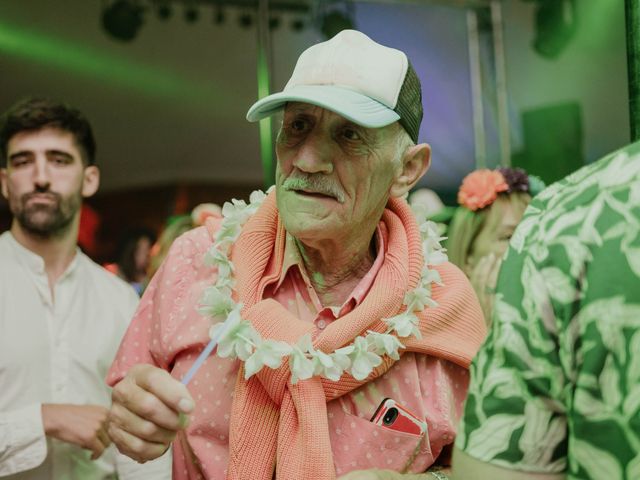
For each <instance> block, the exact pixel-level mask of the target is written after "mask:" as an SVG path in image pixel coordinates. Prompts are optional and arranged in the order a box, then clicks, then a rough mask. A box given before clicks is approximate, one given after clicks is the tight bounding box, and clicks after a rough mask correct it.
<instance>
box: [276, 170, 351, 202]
mask: <svg viewBox="0 0 640 480" xmlns="http://www.w3.org/2000/svg"><path fill="white" fill-rule="evenodd" d="M282 188H284V189H285V190H308V191H311V192H314V193H320V194H322V195H328V196H330V197H333V198H335V199H336V200H338V202H340V203H344V200H345V198H344V193H343V192H342V191H341V190H340V189H338V187H336V185H335V184H334V183H333V182H332V181H331V180H329V179H327V178H326V177H320V176H312V175H306V176H304V177H303V176H296V177H289V178H287V179H286V180H285V181H284V182H282Z"/></svg>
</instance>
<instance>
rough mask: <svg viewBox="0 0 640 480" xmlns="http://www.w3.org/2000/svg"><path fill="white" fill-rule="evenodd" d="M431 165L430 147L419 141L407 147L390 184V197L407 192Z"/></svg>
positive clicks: (400, 195)
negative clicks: (397, 172) (398, 171)
mask: <svg viewBox="0 0 640 480" xmlns="http://www.w3.org/2000/svg"><path fill="white" fill-rule="evenodd" d="M430 165H431V147H430V146H429V145H428V144H426V143H420V144H418V145H414V146H412V147H409V148H408V149H407V150H406V151H405V152H404V155H403V156H402V168H401V170H400V173H399V174H398V176H397V177H396V180H395V181H394V182H393V184H392V185H391V189H390V191H389V193H390V194H391V196H392V197H402V196H403V195H404V194H405V193H407V192H409V190H411V189H412V188H413V187H414V185H415V184H416V183H418V180H420V178H421V177H422V176H423V175H424V174H425V173H426V172H427V170H428V169H429V166H430Z"/></svg>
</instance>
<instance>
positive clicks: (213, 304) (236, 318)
mask: <svg viewBox="0 0 640 480" xmlns="http://www.w3.org/2000/svg"><path fill="white" fill-rule="evenodd" d="M271 188H273V187H271ZM269 191H271V189H269ZM267 193H268V192H267ZM265 198H266V194H265V193H264V192H261V191H259V190H256V191H255V192H253V193H252V194H251V196H250V198H249V204H248V205H247V204H246V203H245V202H244V201H243V200H236V199H233V200H232V201H231V202H226V203H225V204H224V206H223V208H222V216H223V221H222V225H221V227H220V229H219V230H218V232H217V233H216V236H215V238H214V244H213V246H212V247H211V248H210V250H209V251H208V252H207V254H206V256H205V262H207V264H209V265H212V266H216V267H217V269H218V279H217V281H216V283H215V285H213V286H211V287H208V288H207V289H205V291H204V293H203V296H202V299H201V304H200V306H199V308H198V311H199V313H201V314H203V315H206V316H208V317H209V318H210V319H211V320H212V322H213V323H214V325H213V326H212V327H211V330H210V331H209V335H210V336H211V338H212V341H211V342H210V344H209V347H208V348H207V352H206V355H208V353H209V352H210V351H211V349H212V348H213V345H214V344H215V342H216V341H217V346H218V349H217V352H216V353H217V355H218V356H219V357H223V358H225V357H231V358H239V359H240V360H242V361H244V362H245V374H244V375H245V379H248V378H249V377H251V376H252V375H254V374H256V373H257V372H259V371H260V370H261V369H262V368H263V367H264V366H267V367H269V368H274V369H275V368H278V367H279V366H280V365H281V363H282V360H283V358H284V357H289V367H290V369H291V382H292V383H294V384H295V383H296V382H297V381H298V380H305V379H308V378H311V377H312V376H314V375H316V376H317V375H319V376H321V377H324V378H328V379H330V380H333V381H338V380H339V379H340V377H341V376H342V374H343V373H344V372H348V373H350V374H351V375H352V376H353V377H354V378H355V379H356V380H364V379H365V378H367V376H369V374H370V373H371V371H372V370H373V369H374V368H375V367H377V366H378V365H380V364H381V363H382V357H381V355H388V356H389V357H391V358H393V359H394V360H398V359H399V358H400V355H399V354H398V350H399V349H400V348H404V345H403V344H402V343H401V342H400V340H399V338H398V337H409V336H410V335H414V336H415V337H417V338H421V334H420V330H419V329H418V322H419V320H418V317H417V316H416V314H415V312H420V311H422V310H423V309H424V308H425V307H435V306H436V305H437V303H436V302H435V301H434V300H433V298H431V287H432V284H433V283H437V284H438V285H442V280H441V278H440V274H439V273H438V271H437V270H435V269H430V268H429V266H430V265H439V264H441V263H442V262H445V261H446V260H447V256H446V254H445V250H444V248H442V246H441V245H440V241H441V240H444V238H445V237H441V236H440V234H439V233H438V227H437V225H436V224H435V223H434V222H430V221H426V220H424V214H423V212H421V211H419V210H418V211H416V212H415V213H416V216H417V217H418V218H422V219H423V220H424V221H422V222H421V224H420V234H421V236H422V253H423V255H424V259H425V265H424V267H423V269H422V274H421V278H420V283H419V284H418V286H417V287H416V288H415V289H414V290H413V291H410V292H408V293H407V294H406V295H405V297H404V300H403V304H404V305H405V306H406V309H405V310H404V311H403V312H402V313H399V314H398V315H395V316H393V317H391V318H385V319H383V321H384V322H385V323H386V324H387V330H386V331H385V333H378V332H373V331H368V332H367V334H366V335H364V336H358V337H356V338H355V339H354V341H353V343H352V344H351V345H348V346H346V347H342V348H339V349H337V350H336V351H335V352H333V353H325V352H323V351H321V350H316V349H315V348H314V347H313V343H312V341H311V335H309V334H306V335H304V336H303V337H302V338H300V340H299V341H298V342H297V343H296V344H295V345H289V344H288V343H286V342H282V341H277V340H272V339H266V340H265V339H263V338H262V337H261V336H260V334H259V333H258V332H257V331H256V330H255V329H254V328H253V326H252V325H251V322H249V321H248V320H245V319H243V318H242V316H241V314H240V311H241V310H242V307H243V305H242V303H236V302H235V301H234V300H233V298H232V296H231V293H232V290H233V288H234V285H235V279H234V278H233V271H234V267H233V264H232V263H231V261H230V259H229V253H230V250H231V246H232V245H233V244H234V242H235V241H236V240H237V238H238V237H239V235H240V231H241V229H242V226H243V225H244V224H245V223H246V222H247V220H248V219H249V218H250V217H251V216H252V215H253V214H254V213H255V212H256V211H257V210H258V208H259V207H260V205H262V202H263V201H264V199H265ZM225 318H226V320H225V321H222V320H223V319H225ZM203 353H205V352H203ZM201 356H202V355H201ZM187 381H188V380H187Z"/></svg>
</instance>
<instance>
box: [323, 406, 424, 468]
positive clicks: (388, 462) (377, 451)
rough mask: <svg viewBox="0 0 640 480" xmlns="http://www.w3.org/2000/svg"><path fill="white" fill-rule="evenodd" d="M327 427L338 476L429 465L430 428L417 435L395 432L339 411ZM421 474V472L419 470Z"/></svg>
mask: <svg viewBox="0 0 640 480" xmlns="http://www.w3.org/2000/svg"><path fill="white" fill-rule="evenodd" d="M339 415H340V416H342V419H336V418H335V417H334V421H333V422H331V423H330V425H329V436H330V439H331V449H332V451H333V462H334V465H335V467H336V473H337V474H338V475H344V474H346V473H347V472H350V471H351V470H366V469H370V468H381V469H388V470H394V471H396V472H401V473H405V472H414V473H417V472H416V471H415V470H413V469H412V467H413V466H414V465H425V464H426V465H431V463H433V455H432V454H431V445H430V444H429V431H428V430H429V427H428V425H427V430H426V431H425V432H423V433H422V434H420V435H415V434H413V433H405V432H398V431H396V430H392V429H390V428H387V427H381V426H379V425H376V424H374V423H372V422H370V421H369V420H367V419H365V418H361V417H358V416H356V415H353V414H350V413H347V412H345V411H341V412H340V413H339ZM418 471H422V470H418Z"/></svg>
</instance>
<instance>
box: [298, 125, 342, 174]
mask: <svg viewBox="0 0 640 480" xmlns="http://www.w3.org/2000/svg"><path fill="white" fill-rule="evenodd" d="M293 165H294V166H295V167H296V168H297V169H298V170H300V171H302V172H305V173H324V174H329V173H331V172H333V151H332V148H331V144H330V141H329V140H328V139H326V138H323V136H322V135H318V134H312V135H309V136H308V137H307V138H306V139H305V141H304V143H303V145H302V146H301V147H300V148H299V149H298V152H297V155H296V157H295V160H294V162H293Z"/></svg>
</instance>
